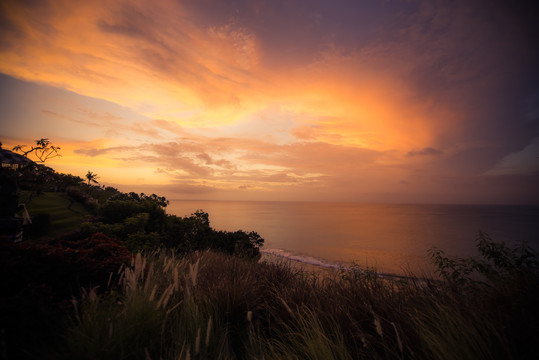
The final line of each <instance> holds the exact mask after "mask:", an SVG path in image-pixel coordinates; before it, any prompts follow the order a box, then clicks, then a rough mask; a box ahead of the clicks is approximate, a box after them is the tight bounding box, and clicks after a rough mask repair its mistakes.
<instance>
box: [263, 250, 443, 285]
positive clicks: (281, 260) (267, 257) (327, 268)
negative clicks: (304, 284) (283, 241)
mask: <svg viewBox="0 0 539 360" xmlns="http://www.w3.org/2000/svg"><path fill="white" fill-rule="evenodd" d="M260 254H261V255H262V256H261V257H260V260H259V261H258V262H259V263H260V262H268V263H274V264H281V265H286V266H289V267H290V268H293V269H297V270H301V271H304V272H307V273H312V274H316V275H321V276H322V277H326V276H330V275H331V276H335V275H337V273H338V272H339V271H344V272H353V271H359V272H361V273H363V274H374V275H376V276H378V277H380V278H382V279H388V280H397V281H398V280H412V281H419V282H425V281H430V280H434V279H432V278H428V277H426V276H421V277H420V276H411V275H398V274H390V273H384V272H378V271H367V270H362V269H360V268H355V269H354V268H349V267H346V266H340V265H337V264H324V263H312V262H308V261H302V260H300V259H299V257H293V258H292V257H288V256H286V255H280V254H276V253H274V252H269V251H264V250H262V251H260Z"/></svg>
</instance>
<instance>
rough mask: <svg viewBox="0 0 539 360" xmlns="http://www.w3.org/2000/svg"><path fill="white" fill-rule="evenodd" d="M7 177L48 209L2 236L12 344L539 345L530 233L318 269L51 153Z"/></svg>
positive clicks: (6, 343)
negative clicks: (413, 256) (80, 172)
mask: <svg viewBox="0 0 539 360" xmlns="http://www.w3.org/2000/svg"><path fill="white" fill-rule="evenodd" d="M89 173H90V172H89ZM87 175H88V174H87ZM91 175H93V176H92V179H94V180H96V179H97V178H98V177H97V175H96V174H93V173H91ZM1 176H2V186H3V187H2V189H3V190H5V189H8V190H11V189H12V186H11V185H12V182H13V181H15V182H16V183H17V187H18V189H19V197H20V200H21V201H23V202H26V204H27V207H28V209H29V211H30V213H31V214H32V217H33V223H32V225H27V227H26V228H25V241H23V242H22V243H19V244H14V243H13V242H10V241H5V240H2V241H0V267H1V272H0V274H1V276H2V279H1V281H2V283H1V288H0V337H1V338H0V344H1V345H0V346H1V348H0V351H1V352H0V357H2V358H8V359H16V358H28V359H47V358H51V359H382V358H383V359H386V358H390V359H393V358H395V359H535V358H538V356H539V354H538V350H537V349H538V348H537V343H538V341H539V336H538V334H539V331H538V325H537V324H538V315H539V314H538V306H537V304H538V303H539V293H538V292H539V286H538V285H539V262H538V257H537V254H536V253H535V252H534V251H533V250H532V249H531V248H529V247H528V246H526V244H522V245H520V246H517V247H514V248H513V247H508V246H506V245H505V244H504V243H496V242H494V241H492V240H491V239H490V238H489V237H488V235H486V234H483V233H479V234H478V237H477V247H478V251H479V256H477V257H473V258H457V257H448V256H446V255H445V254H444V253H443V251H441V250H438V249H432V250H431V258H432V261H433V263H434V264H435V265H436V267H437V269H438V271H437V274H436V275H437V276H433V279H431V280H429V279H424V278H422V279H414V278H413V277H409V278H406V279H401V280H395V279H387V278H383V277H380V276H378V275H377V274H376V273H375V272H372V271H369V272H364V271H361V270H359V269H358V270H352V271H348V270H347V271H335V272H333V273H330V274H325V275H321V274H318V273H314V274H313V273H308V272H305V271H302V270H299V269H296V268H294V267H290V265H289V264H283V263H275V262H258V261H257V260H258V259H259V257H260V252H259V248H260V247H261V246H262V244H263V239H262V238H261V237H260V236H259V235H258V234H257V233H255V232H250V233H247V232H244V231H237V232H222V231H216V230H214V229H212V228H211V227H210V222H209V216H208V214H207V213H204V212H203V211H196V212H195V213H193V214H192V215H191V216H187V217H184V218H181V217H177V216H173V215H169V214H167V213H166V212H165V208H166V206H167V205H168V202H167V200H166V199H165V198H164V197H160V196H157V195H155V194H152V195H146V194H136V193H133V192H132V193H123V192H120V191H118V190H117V189H114V188H112V187H101V186H98V185H92V184H96V183H94V182H93V181H90V179H89V178H88V176H87V180H88V184H85V183H84V182H85V181H84V180H83V179H81V178H80V177H77V176H72V175H65V174H58V173H56V172H54V170H52V169H50V168H47V167H44V166H43V165H40V166H37V167H34V168H33V169H32V168H27V169H12V168H2V174H1ZM96 181H97V180H96ZM66 219H67V220H66Z"/></svg>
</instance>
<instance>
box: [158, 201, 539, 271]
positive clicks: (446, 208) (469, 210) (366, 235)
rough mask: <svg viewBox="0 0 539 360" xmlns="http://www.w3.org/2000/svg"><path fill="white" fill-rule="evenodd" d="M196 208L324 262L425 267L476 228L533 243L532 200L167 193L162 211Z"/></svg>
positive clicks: (463, 251) (274, 249) (470, 238)
mask: <svg viewBox="0 0 539 360" xmlns="http://www.w3.org/2000/svg"><path fill="white" fill-rule="evenodd" d="M198 209H201V210H203V211H205V212H207V213H209V217H210V226H211V227H212V228H214V229H216V230H226V231H236V230H244V231H256V232H257V233H258V234H259V235H260V236H261V237H262V238H264V239H265V244H264V247H263V249H262V251H263V252H266V253H269V254H274V255H278V256H283V257H286V258H290V259H293V260H297V261H301V262H304V263H310V264H314V265H321V266H327V267H336V266H345V267H346V266H350V265H356V266H360V267H362V268H365V269H366V268H369V269H374V270H376V271H378V272H382V273H390V274H397V275H403V274H409V273H410V272H412V273H413V274H416V275H418V274H429V273H431V272H432V270H433V266H432V264H431V263H430V260H429V257H428V249H430V248H432V247H437V248H439V249H442V250H444V251H445V253H446V254H447V255H451V256H453V255H455V256H460V257H466V256H471V255H476V254H477V251H476V247H475V239H476V236H477V233H478V231H483V232H485V233H487V234H489V235H490V236H491V238H492V239H493V240H494V241H497V242H499V241H504V242H505V243H507V244H509V245H511V244H515V243H516V242H517V241H527V242H528V243H529V244H530V245H531V246H532V247H533V248H535V249H536V250H539V206H509V205H388V204H360V203H328V202H271V201H187V200H172V201H171V202H170V205H169V206H168V207H167V213H169V214H174V215H177V216H182V217H183V216H187V215H190V214H192V213H193V212H195V211H196V210H198Z"/></svg>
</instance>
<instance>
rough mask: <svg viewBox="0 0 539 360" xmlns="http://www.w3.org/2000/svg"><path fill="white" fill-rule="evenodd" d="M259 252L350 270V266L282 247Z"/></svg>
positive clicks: (305, 262)
mask: <svg viewBox="0 0 539 360" xmlns="http://www.w3.org/2000/svg"><path fill="white" fill-rule="evenodd" d="M260 252H261V253H264V254H269V255H273V256H279V257H282V258H285V259H289V260H294V261H298V262H301V263H304V264H310V265H316V266H322V267H325V268H331V269H340V270H351V268H349V267H346V266H343V265H341V264H337V263H331V262H328V261H326V260H323V259H320V258H317V257H314V256H308V255H298V254H295V253H292V252H290V251H287V250H283V249H260Z"/></svg>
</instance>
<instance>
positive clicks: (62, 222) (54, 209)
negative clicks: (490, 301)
mask: <svg viewBox="0 0 539 360" xmlns="http://www.w3.org/2000/svg"><path fill="white" fill-rule="evenodd" d="M28 196H29V193H27V192H23V193H22V194H21V196H20V201H21V202H24V201H25V200H26V199H27V198H28ZM70 204H71V206H70ZM26 208H27V209H28V212H29V213H30V216H35V215H37V214H49V215H50V220H51V229H54V230H52V232H51V234H52V235H58V234H62V233H65V232H68V231H72V230H75V229H76V228H77V226H79V225H80V223H81V222H83V221H84V220H85V219H86V218H87V217H88V216H89V215H90V214H89V213H88V211H86V209H84V207H83V206H82V205H81V204H80V203H78V202H73V203H71V201H70V200H69V198H68V196H67V194H65V193H55V192H44V193H42V194H40V195H38V196H34V198H33V199H32V200H31V201H30V202H29V203H27V204H26Z"/></svg>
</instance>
